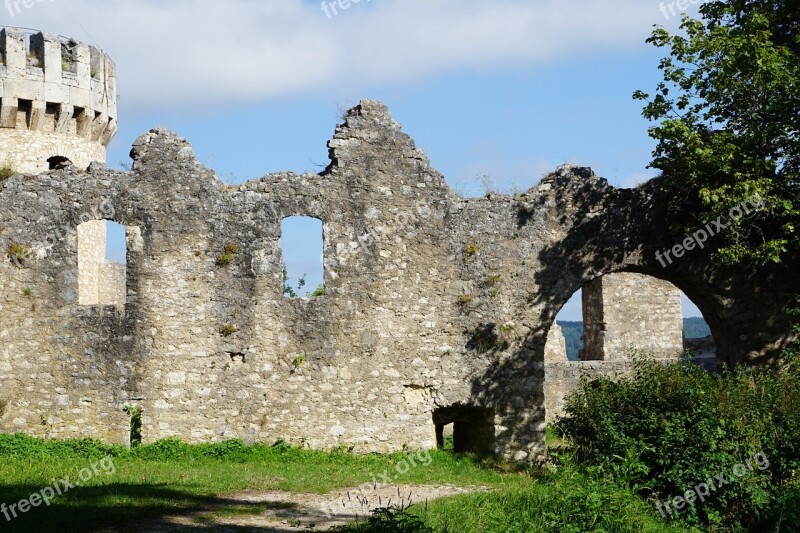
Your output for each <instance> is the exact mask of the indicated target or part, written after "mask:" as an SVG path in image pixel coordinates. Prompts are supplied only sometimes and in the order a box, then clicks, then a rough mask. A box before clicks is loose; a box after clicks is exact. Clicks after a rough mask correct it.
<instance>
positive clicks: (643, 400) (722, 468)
mask: <svg viewBox="0 0 800 533" xmlns="http://www.w3.org/2000/svg"><path fill="white" fill-rule="evenodd" d="M798 406H800V365H798V364H797V361H796V360H793V361H791V362H790V363H789V364H787V365H785V367H784V368H782V369H781V370H780V371H770V370H768V369H764V368H761V369H754V368H739V369H737V370H735V371H725V372H722V373H721V374H719V375H712V374H709V373H707V372H705V371H704V370H702V369H701V368H699V367H697V366H696V365H694V364H692V363H688V362H680V363H675V364H670V365H664V364H661V363H657V362H655V361H652V360H648V359H646V358H643V357H641V356H637V357H636V359H635V361H634V363H633V370H632V373H631V374H630V375H628V376H627V377H624V378H623V379H621V380H618V381H616V382H615V381H613V380H611V379H608V378H599V379H596V380H593V381H589V380H588V379H586V378H584V379H583V380H582V382H581V384H580V387H579V388H578V390H577V391H576V392H575V393H574V394H572V395H571V396H570V397H569V398H568V399H567V402H566V406H565V411H566V414H565V416H564V417H563V418H561V419H560V420H559V422H558V424H557V427H558V429H559V431H560V433H561V434H562V436H563V437H565V438H566V439H567V440H568V442H569V443H570V445H571V446H572V447H573V449H574V451H575V452H576V454H577V457H578V459H579V460H580V461H581V462H583V464H585V465H589V466H590V467H591V468H593V469H596V471H597V472H598V473H600V474H601V475H605V476H608V477H609V478H612V479H614V480H616V481H621V482H624V483H626V484H627V485H628V486H630V487H631V488H632V489H634V490H635V491H636V492H637V493H639V494H640V495H642V496H643V497H645V498H646V499H649V500H651V501H655V500H656V499H658V500H660V501H669V500H670V499H672V498H674V497H675V496H682V495H683V494H684V493H685V492H686V491H687V490H690V489H692V488H693V487H695V486H697V485H698V484H700V483H703V482H705V481H706V480H708V479H709V478H713V477H714V476H717V475H719V474H721V473H724V474H725V476H726V480H728V479H729V478H730V479H729V481H730V482H729V483H728V484H727V485H725V486H724V487H720V488H719V489H718V490H716V491H714V492H713V493H712V494H711V497H710V498H708V499H707V500H706V501H705V502H702V503H700V502H697V503H695V504H694V505H692V506H688V507H687V508H685V509H683V510H682V511H681V514H680V519H681V520H683V521H684V522H685V523H689V524H704V525H706V526H717V527H724V528H756V529H754V530H759V531H760V530H763V529H758V528H760V527H764V524H767V523H770V522H771V521H774V520H775V519H776V516H777V515H776V513H778V514H780V513H781V512H782V513H783V514H784V516H786V513H787V512H789V513H797V510H796V508H795V509H787V508H786V505H781V503H782V502H783V503H784V504H787V503H788V504H794V503H796V502H797V496H798V493H797V487H798V483H797V481H798V477H797V472H798V471H800V410H799V409H798ZM759 452H763V453H764V454H765V455H766V457H767V459H768V460H769V463H770V464H769V467H768V468H767V469H766V470H764V471H760V470H759V469H755V470H754V471H753V472H751V473H749V474H748V475H746V476H744V477H741V478H739V477H737V476H732V475H731V473H732V472H734V468H735V467H736V465H738V464H741V463H743V462H745V461H746V460H747V459H749V458H752V457H753V456H754V455H755V454H756V453H759Z"/></svg>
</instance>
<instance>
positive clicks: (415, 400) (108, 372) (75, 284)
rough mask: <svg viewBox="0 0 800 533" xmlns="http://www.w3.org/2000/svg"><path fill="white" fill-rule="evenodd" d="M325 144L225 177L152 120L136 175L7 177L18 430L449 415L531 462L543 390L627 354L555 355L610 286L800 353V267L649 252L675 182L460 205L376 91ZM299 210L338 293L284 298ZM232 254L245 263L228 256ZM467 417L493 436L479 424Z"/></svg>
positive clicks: (355, 442)
mask: <svg viewBox="0 0 800 533" xmlns="http://www.w3.org/2000/svg"><path fill="white" fill-rule="evenodd" d="M6 42H8V41H6ZM15 57H16V56H15ZM14 61H16V60H14ZM8 66H13V65H12V64H11V63H9V65H8ZM45 74H46V72H45ZM6 90H7V89H6ZM3 94H4V96H3V99H4V100H3V101H4V102H5V99H6V98H7V96H5V95H7V94H8V93H3ZM47 101H49V100H47ZM3 109H5V108H3ZM2 115H3V117H5V116H6V113H5V111H3V112H2ZM79 118H80V117H77V118H76V121H77V122H76V128H78V129H80V128H86V127H87V125H86V124H79V122H80V120H78V119H79ZM329 148H330V158H331V164H330V166H329V167H328V168H327V169H326V170H325V171H324V172H322V173H321V174H318V175H317V174H305V175H297V174H293V173H288V172H286V173H277V174H271V175H268V176H265V177H264V178H262V179H258V180H254V181H250V182H248V183H245V184H243V185H240V186H228V185H225V184H224V183H222V182H221V181H220V180H219V179H218V178H217V177H216V176H215V175H214V173H213V171H211V170H209V169H207V168H205V167H203V166H202V165H200V164H199V163H198V162H197V161H196V160H195V158H194V154H193V150H192V148H191V146H190V145H189V144H188V143H187V142H186V141H185V140H184V139H182V138H180V137H178V136H176V135H175V134H173V133H171V132H169V131H166V130H161V129H158V130H152V131H150V132H148V133H147V134H145V135H143V136H141V137H140V138H139V139H137V141H136V142H135V144H134V146H133V150H132V152H131V155H132V157H133V165H132V170H131V172H116V171H112V170H109V169H107V168H105V167H103V166H102V165H92V166H91V167H90V168H89V169H88V171H86V172H78V171H76V170H75V169H74V167H67V168H65V169H62V170H56V171H52V172H49V173H42V174H39V175H35V176H31V175H28V176H21V175H19V176H14V177H12V178H9V179H7V180H4V181H2V182H0V226H1V231H0V250H3V251H7V253H4V254H3V256H2V261H0V400H4V401H8V408H7V409H6V412H5V414H4V415H3V417H2V418H0V431H4V432H15V431H22V432H26V433H29V434H32V435H38V436H44V437H59V438H61V437H85V436H88V437H95V438H99V439H103V440H106V441H110V442H127V440H128V438H129V429H130V428H129V418H128V414H127V413H126V408H128V407H131V406H139V407H141V408H142V421H143V428H142V429H143V437H144V440H145V441H146V442H151V441H154V440H156V439H160V438H164V437H171V436H172V437H179V438H181V439H184V440H186V441H191V442H200V441H219V440H223V439H229V438H241V439H244V440H246V441H248V442H253V441H265V442H272V441H276V440H279V439H283V440H286V441H289V442H292V443H296V444H301V443H304V444H307V445H310V446H312V447H315V448H330V447H334V446H338V445H342V444H344V445H348V446H351V445H352V446H355V449H356V450H357V451H379V452H386V451H396V450H399V449H401V448H402V447H403V446H405V445H407V446H410V447H412V448H430V447H433V446H434V444H435V439H436V433H435V427H434V412H438V413H443V414H441V419H440V420H439V422H438V423H439V424H440V425H443V424H446V423H447V422H448V421H452V422H454V423H455V422H457V423H458V424H460V426H459V427H458V428H457V429H458V432H459V434H460V435H462V436H463V442H466V443H470V442H473V441H475V442H479V444H480V445H481V446H484V445H485V444H486V437H487V436H492V438H493V439H494V449H495V450H496V451H497V452H498V453H501V454H503V455H505V456H507V457H511V458H514V459H517V460H526V459H530V458H531V457H532V456H533V455H535V454H536V453H537V452H539V451H540V450H541V449H542V446H543V438H542V437H543V431H544V424H545V415H546V411H547V410H550V411H552V412H554V413H555V412H557V410H558V409H559V405H558V402H559V401H560V400H559V398H561V397H563V392H561V393H559V394H560V396H559V395H557V394H546V391H545V387H544V384H545V377H546V376H547V377H548V379H552V380H555V381H556V382H559V383H562V384H564V386H565V387H566V386H569V384H570V383H574V380H575V379H577V377H578V376H579V374H580V371H581V370H582V369H595V367H596V370H592V371H593V372H597V373H601V372H611V371H613V370H614V368H615V366H614V365H621V366H625V365H626V364H627V363H626V362H625V361H620V362H615V361H613V360H612V361H606V362H604V363H603V364H602V365H601V364H599V363H594V362H585V363H579V364H573V363H568V362H566V361H565V360H562V361H561V362H558V359H559V358H558V357H556V356H552V355H549V356H548V357H547V363H545V343H546V339H547V334H548V332H550V331H551V328H552V326H553V321H554V319H555V315H556V313H557V312H558V311H559V310H560V309H561V307H562V306H563V305H564V304H565V303H566V302H567V300H568V299H569V298H570V297H571V296H572V294H574V293H575V292H576V291H577V290H578V289H579V288H581V287H582V286H583V285H585V284H586V283H589V282H591V281H593V280H595V279H596V278H598V277H599V276H603V275H606V274H614V273H619V272H635V273H641V274H648V275H651V276H655V277H658V278H661V279H664V280H666V281H670V282H671V283H673V284H675V285H676V286H678V287H679V288H681V289H683V290H684V291H685V292H687V293H688V294H689V296H690V297H691V298H692V299H693V301H695V302H696V303H697V305H698V306H699V307H700V309H701V311H703V313H704V315H705V316H706V318H707V319H708V322H709V324H710V326H711V329H712V332H713V334H714V337H715V339H716V341H717V347H718V354H719V356H720V358H721V359H722V360H723V361H725V362H729V363H736V362H741V361H755V362H758V361H762V360H768V359H769V358H771V357H774V356H775V355H776V354H777V353H778V350H779V349H780V347H781V346H782V345H784V344H785V343H786V342H788V340H790V339H789V338H788V337H787V336H786V334H785V332H786V330H787V328H786V326H787V323H786V318H785V314H784V313H783V310H784V309H785V307H787V306H788V305H789V304H790V303H791V295H792V294H795V293H798V292H800V287H798V284H799V283H800V282H798V279H796V278H797V276H793V275H791V272H792V270H791V268H790V267H793V266H794V265H796V264H797V262H796V258H790V261H789V263H788V265H789V267H787V266H786V265H772V266H769V267H762V268H759V269H756V268H753V269H752V271H747V270H745V271H743V270H741V269H730V270H726V269H722V268H719V267H715V266H713V264H712V263H710V262H709V261H708V256H707V255H703V254H702V253H699V254H695V255H691V256H686V257H684V258H683V260H682V261H680V262H677V261H676V262H675V263H674V264H671V265H670V266H669V267H668V268H666V269H665V268H662V267H661V266H660V265H659V264H658V263H657V262H656V260H655V252H656V251H657V250H661V249H665V248H668V247H670V246H671V245H672V244H673V242H672V240H673V237H672V236H671V234H670V233H669V231H668V228H666V227H664V224H663V222H662V220H663V219H664V217H663V216H662V213H663V210H664V209H665V208H666V207H665V206H666V201H665V198H663V193H662V192H661V189H660V187H659V181H658V180H654V181H652V182H649V183H647V184H645V185H643V186H641V187H639V188H638V189H636V190H617V189H614V188H613V187H610V186H609V185H608V183H607V182H606V181H605V180H603V179H601V178H598V177H596V176H595V175H594V174H593V173H592V171H591V170H590V169H587V168H580V167H574V166H564V167H561V168H559V169H558V170H556V171H555V172H554V173H553V174H551V175H550V176H547V177H546V178H545V179H544V180H543V181H542V182H541V183H540V184H539V185H537V186H536V187H533V188H532V189H530V190H529V191H528V192H526V193H525V194H522V195H519V196H516V197H513V198H512V197H507V196H501V195H489V196H487V197H485V198H480V199H470V200H464V199H461V198H459V197H457V196H456V195H454V194H453V193H452V192H451V191H450V190H449V189H448V187H447V186H446V184H445V182H444V179H443V177H442V176H441V175H440V174H439V173H438V172H436V171H435V170H434V169H432V168H431V165H430V163H429V161H428V160H427V158H426V157H425V155H424V154H423V153H422V152H421V151H420V150H418V149H417V148H416V146H415V145H414V143H413V141H412V140H411V139H410V138H409V137H408V136H407V135H405V134H404V133H403V132H402V131H401V129H400V126H399V125H398V124H397V123H396V122H395V121H394V120H393V119H392V117H391V116H390V114H389V113H388V111H387V109H386V108H385V107H384V106H383V105H382V104H379V103H377V102H371V101H364V102H362V103H361V104H360V105H359V106H357V107H356V108H354V109H352V110H350V111H349V112H348V113H347V116H346V120H345V122H344V124H341V125H340V126H338V127H337V128H336V132H335V134H334V137H333V139H332V140H331V141H330V143H329ZM293 215H306V216H311V217H316V218H318V219H320V220H321V221H322V222H323V231H324V253H325V255H324V257H325V259H324V264H325V290H326V294H325V296H323V297H320V298H316V299H308V300H304V299H296V300H289V299H286V298H284V296H283V280H282V252H281V248H280V232H281V222H282V220H283V219H284V218H286V217H289V216H293ZM99 220H114V221H116V222H119V223H120V224H124V225H125V226H126V228H127V236H128V261H127V269H126V270H125V281H126V287H125V289H124V292H125V294H124V296H125V298H124V306H123V305H121V304H120V302H121V301H122V300H123V299H122V297H121V295H120V294H119V290H120V289H119V288H120V287H121V283H119V281H117V282H114V281H113V279H117V280H119V277H120V276H121V269H120V268H119V267H111V268H110V269H106V268H104V267H102V266H99V265H100V258H101V257H102V255H101V254H99V253H94V254H93V253H92V251H91V244H92V242H93V243H95V244H96V245H98V246H99V243H100V242H102V240H103V239H102V236H100V235H99V234H97V232H94V235H95V236H94V238H91V237H90V238H89V240H88V241H86V242H85V243H86V245H87V247H88V249H87V250H86V251H85V253H84V252H83V251H81V250H82V244H83V243H84V240H83V239H80V242H79V235H78V234H79V231H78V227H79V226H81V224H83V223H87V222H89V223H90V225H89V226H85V227H89V228H90V227H92V226H91V223H92V222H93V221H99ZM91 233H92V232H90V234H91ZM226 247H227V248H228V249H229V250H231V249H235V250H236V253H234V254H233V258H232V259H231V260H230V261H220V257H221V256H222V255H223V253H224V252H225V251H226ZM710 251H711V250H710V249H707V250H706V251H705V252H704V253H710ZM85 254H88V255H85ZM79 257H80V258H81V259H84V258H86V257H92V258H94V259H93V260H94V261H95V263H94V264H95V266H98V268H97V269H96V270H92V269H91V268H89V269H88V270H82V268H81V267H82V266H85V265H83V262H84V261H83V260H81V261H79ZM79 263H81V264H79ZM90 264H91V263H90ZM81 280H84V281H83V282H82V281H81ZM86 280H94V281H90V282H89V283H88V285H87V284H86ZM93 283H95V284H96V285H98V287H97V289H98V292H97V293H96V294H95V293H90V294H88V295H87V294H85V293H84V290H83V289H84V288H85V287H87V286H89V287H92V286H93V285H92V284H93ZM100 285H102V286H100ZM115 290H116V291H117V293H116V295H115ZM95 302H97V304H95ZM102 303H108V304H109V305H101V304H102ZM82 304H84V305H82ZM85 304H89V305H85ZM111 304H117V305H111ZM557 350H558V347H556V348H553V349H550V350H548V352H549V353H551V354H553V353H555V352H556V351H557ZM611 355H612V356H613V354H611ZM610 358H611V359H614V357H610ZM559 386H560V385H559ZM546 396H547V397H548V404H547V405H546V403H545V398H546ZM470 413H475V416H479V417H480V419H481V420H480V421H476V423H481V424H483V425H487V421H493V426H494V427H493V431H490V430H489V431H484V428H482V429H481V431H479V432H471V431H470V428H469V427H468V424H469V419H468V417H469V416H470ZM464 417H467V418H466V419H465V418H464ZM456 419H458V420H456ZM465 424H466V425H465Z"/></svg>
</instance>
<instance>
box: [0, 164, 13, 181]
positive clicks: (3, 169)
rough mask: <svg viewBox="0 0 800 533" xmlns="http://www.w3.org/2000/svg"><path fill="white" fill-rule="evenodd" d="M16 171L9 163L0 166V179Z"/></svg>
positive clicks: (4, 178) (6, 177)
mask: <svg viewBox="0 0 800 533" xmlns="http://www.w3.org/2000/svg"><path fill="white" fill-rule="evenodd" d="M16 173H17V172H16V171H15V170H14V169H13V168H11V166H10V165H2V166H0V180H7V179H8V178H10V177H11V176H13V175H15V174H16Z"/></svg>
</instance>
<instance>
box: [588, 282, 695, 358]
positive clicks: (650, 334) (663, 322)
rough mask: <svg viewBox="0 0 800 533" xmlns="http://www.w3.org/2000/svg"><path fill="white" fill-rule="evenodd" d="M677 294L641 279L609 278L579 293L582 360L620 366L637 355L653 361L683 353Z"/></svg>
mask: <svg viewBox="0 0 800 533" xmlns="http://www.w3.org/2000/svg"><path fill="white" fill-rule="evenodd" d="M681 305H682V304H681V291H680V289H678V288H677V287H675V286H674V285H672V284H671V283H669V282H667V281H664V280H660V279H656V278H653V277H651V276H644V275H641V274H630V273H625V274H608V275H605V276H602V277H600V278H597V279H596V280H593V281H591V282H589V283H587V284H586V285H585V286H584V288H583V311H584V328H585V329H584V331H585V333H584V349H583V353H582V354H581V359H582V360H586V361H593V360H596V361H624V360H626V359H629V357H630V355H631V353H633V352H639V353H644V354H648V355H651V356H654V357H658V358H679V357H680V355H681V354H682V353H683V312H682V307H681Z"/></svg>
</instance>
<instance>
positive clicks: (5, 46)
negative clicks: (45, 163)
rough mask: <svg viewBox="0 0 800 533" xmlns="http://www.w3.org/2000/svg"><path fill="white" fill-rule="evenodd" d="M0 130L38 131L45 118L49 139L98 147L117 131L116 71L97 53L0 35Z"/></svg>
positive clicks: (16, 34)
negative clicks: (50, 126)
mask: <svg viewBox="0 0 800 533" xmlns="http://www.w3.org/2000/svg"><path fill="white" fill-rule="evenodd" d="M0 98H2V120H0V127H2V128H15V127H17V126H18V124H20V123H21V122H22V121H19V120H18V117H17V114H18V113H19V112H20V111H24V112H25V113H26V121H25V127H26V129H29V130H31V131H39V129H40V127H41V125H42V123H43V118H44V116H45V114H46V113H47V112H50V113H53V114H55V115H56V116H57V117H58V119H57V122H56V129H55V131H54V133H62V134H68V135H75V136H78V137H83V138H86V139H87V140H90V141H93V142H99V143H101V144H102V145H103V146H106V145H108V143H109V142H110V141H111V139H112V138H113V137H114V134H115V133H116V130H117V104H116V102H117V89H116V66H115V64H114V62H113V61H112V60H111V58H110V57H109V56H108V55H107V54H105V53H104V52H103V51H102V50H100V49H99V48H97V47H94V46H89V45H87V44H84V43H82V42H80V41H76V40H74V39H69V38H65V37H61V36H58V35H55V34H50V33H42V32H39V33H30V32H26V31H25V30H23V29H19V28H4V29H2V30H0Z"/></svg>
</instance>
